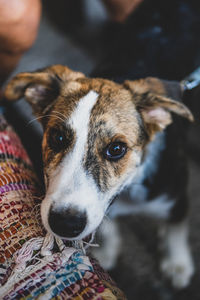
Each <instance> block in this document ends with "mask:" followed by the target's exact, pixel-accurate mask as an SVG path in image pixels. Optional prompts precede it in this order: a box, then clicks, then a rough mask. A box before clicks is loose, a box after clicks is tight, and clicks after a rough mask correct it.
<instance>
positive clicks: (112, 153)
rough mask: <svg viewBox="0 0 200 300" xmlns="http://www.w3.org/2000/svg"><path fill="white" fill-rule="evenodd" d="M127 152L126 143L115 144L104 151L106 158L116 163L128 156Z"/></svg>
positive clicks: (111, 144)
mask: <svg viewBox="0 0 200 300" xmlns="http://www.w3.org/2000/svg"><path fill="white" fill-rule="evenodd" d="M126 151H127V146H126V144H125V143H122V142H113V143H110V144H109V145H108V146H107V147H106V148H105V149H104V157H105V158H106V159H108V160H111V161H116V160H118V159H120V158H122V157H123V156H124V155H125V154H126Z"/></svg>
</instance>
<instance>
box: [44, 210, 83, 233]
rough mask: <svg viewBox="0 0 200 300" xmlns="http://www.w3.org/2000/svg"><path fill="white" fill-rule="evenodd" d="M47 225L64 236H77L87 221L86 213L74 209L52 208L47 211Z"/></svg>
mask: <svg viewBox="0 0 200 300" xmlns="http://www.w3.org/2000/svg"><path fill="white" fill-rule="evenodd" d="M48 221H49V226H50V228H51V230H52V231H53V232H54V233H56V234H57V235H59V236H61V237H65V238H74V237H77V236H78V235H79V234H80V233H81V232H82V231H83V230H84V228H85V226H86V223H87V217H86V213H85V212H84V213H81V212H80V211H78V210H76V209H72V208H70V209H67V210H61V211H57V210H53V209H51V210H50V212H49V218H48Z"/></svg>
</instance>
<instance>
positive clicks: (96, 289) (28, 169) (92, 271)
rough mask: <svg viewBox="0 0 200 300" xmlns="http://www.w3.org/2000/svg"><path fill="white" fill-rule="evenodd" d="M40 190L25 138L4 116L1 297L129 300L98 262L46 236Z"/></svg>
mask: <svg viewBox="0 0 200 300" xmlns="http://www.w3.org/2000/svg"><path fill="white" fill-rule="evenodd" d="M38 190H39V187H38V183H37V178H36V176H35V174H34V172H33V169H32V165H31V162H30V160H29V158H28V156H27V154H26V152H25V150H24V149H23V147H22V145H21V143H20V140H19V139H18V137H17V135H16V134H15V133H14V132H13V130H12V129H11V127H10V126H8V124H7V123H6V121H5V119H4V118H3V117H2V116H1V115H0V299H3V300H8V299H29V300H30V299H44V300H46V299H77V300H78V299H79V300H80V299H90V300H92V299H96V300H97V299H98V300H101V299H110V300H112V299H125V297H124V295H123V293H122V292H121V291H120V290H119V289H118V288H117V287H116V285H115V284H114V282H113V281H112V280H111V278H110V277H109V275H108V274H107V273H105V272H104V271H103V270H102V269H101V267H100V266H99V265H98V263H97V262H96V261H95V260H93V259H90V258H89V257H88V256H86V255H85V253H84V252H83V251H81V250H80V249H75V248H73V247H67V246H65V245H64V244H63V242H62V241H61V240H56V241H57V244H56V243H54V239H53V237H50V235H47V237H46V238H44V236H45V231H44V229H43V227H42V225H41V220H40V213H39V211H40V207H39V206H40V196H39V194H38ZM49 237H50V238H49Z"/></svg>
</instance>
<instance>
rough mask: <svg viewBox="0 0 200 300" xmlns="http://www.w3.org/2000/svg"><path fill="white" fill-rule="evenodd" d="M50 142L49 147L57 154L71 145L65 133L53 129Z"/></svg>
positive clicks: (50, 133)
mask: <svg viewBox="0 0 200 300" xmlns="http://www.w3.org/2000/svg"><path fill="white" fill-rule="evenodd" d="M48 142H49V147H50V148H51V149H52V150H53V151H54V152H57V153H58V152H60V151H62V150H64V149H66V147H67V146H68V144H69V140H68V138H67V137H66V134H65V132H64V131H62V130H59V129H56V128H52V129H51V130H50V132H49V138H48Z"/></svg>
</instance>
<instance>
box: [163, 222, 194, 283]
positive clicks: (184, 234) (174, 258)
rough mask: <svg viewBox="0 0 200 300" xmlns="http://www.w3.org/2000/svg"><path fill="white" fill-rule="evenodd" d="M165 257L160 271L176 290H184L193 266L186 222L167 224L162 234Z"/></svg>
mask: <svg viewBox="0 0 200 300" xmlns="http://www.w3.org/2000/svg"><path fill="white" fill-rule="evenodd" d="M162 242H163V247H164V249H163V250H164V253H165V256H164V258H163V260H162V261H161V270H162V272H163V273H164V275H166V276H167V277H168V278H170V279H171V280H172V284H173V286H174V287H176V288H184V287H186V286H187V285H188V284H189V283H190V279H191V276H192V275H193V273H194V265H193V261H192V256H191V253H190V248H189V244H188V225H187V221H186V220H184V221H181V222H180V223H171V224H170V223H168V224H167V225H166V226H165V228H163V232H162Z"/></svg>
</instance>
